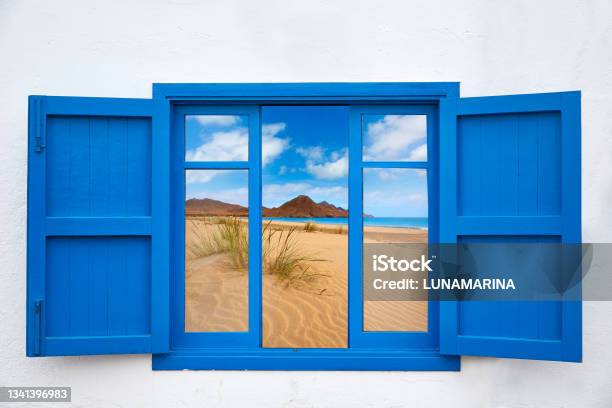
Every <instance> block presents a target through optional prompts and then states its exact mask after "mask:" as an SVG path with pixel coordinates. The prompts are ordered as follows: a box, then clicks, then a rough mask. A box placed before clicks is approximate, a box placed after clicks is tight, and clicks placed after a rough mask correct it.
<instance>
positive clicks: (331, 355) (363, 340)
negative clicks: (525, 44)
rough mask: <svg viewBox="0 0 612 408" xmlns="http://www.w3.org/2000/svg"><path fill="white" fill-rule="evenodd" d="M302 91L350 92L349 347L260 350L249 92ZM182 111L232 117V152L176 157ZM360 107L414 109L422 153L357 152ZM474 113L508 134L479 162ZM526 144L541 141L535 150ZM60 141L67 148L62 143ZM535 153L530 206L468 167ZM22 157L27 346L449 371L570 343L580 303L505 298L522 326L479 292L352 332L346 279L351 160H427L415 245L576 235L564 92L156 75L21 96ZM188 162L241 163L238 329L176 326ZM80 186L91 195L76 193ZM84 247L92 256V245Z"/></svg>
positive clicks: (572, 143)
mask: <svg viewBox="0 0 612 408" xmlns="http://www.w3.org/2000/svg"><path fill="white" fill-rule="evenodd" d="M310 104H312V105H343V106H349V107H350V142H349V150H350V155H349V160H350V166H349V167H350V170H349V171H350V173H349V189H350V193H349V204H350V209H351V212H350V215H349V227H350V228H349V231H350V236H349V275H350V280H351V284H350V286H349V347H348V348H346V349H263V348H261V347H260V345H261V332H260V328H261V259H260V258H261V212H260V211H259V210H260V208H261V163H260V160H261V134H260V121H261V119H260V110H259V107H260V106H262V105H310ZM188 114H232V115H242V116H247V117H248V118H249V145H248V160H246V161H244V160H243V161H232V162H223V161H214V162H213V161H187V162H186V161H185V154H184V152H185V138H184V133H185V131H184V120H180V118H183V119H184V117H185V115H188ZM364 114H423V115H426V116H427V129H428V134H427V161H364V160H363V157H362V145H361V143H362V140H361V126H362V121H361V116H362V115H364ZM485 127H486V129H488V133H487V134H488V135H493V136H492V137H494V138H499V141H501V142H503V143H508V141H514V142H513V143H515V144H516V143H519V142H520V144H519V145H518V146H520V148H517V149H514V148H511V149H507V150H505V151H504V154H503V155H501V156H499V157H498V158H497V159H496V161H495V166H490V165H488V164H487V163H491V162H492V161H491V160H489V159H491V158H495V157H497V156H495V155H498V154H499V152H498V150H499V149H497V150H495V149H493V150H487V149H490V148H491V146H494V145H495V144H491V143H488V142H487V143H483V142H482V140H483V139H482V133H483V132H482V129H484V128H485ZM541 144H544V146H549V147H552V149H540V148H539V146H540V145H541ZM67 146H70V147H71V149H70V150H69V152H70V154H65V152H67V151H68V150H67V149H66V147H67ZM474 148H478V149H480V150H478V152H480V153H479V154H476V153H474V152H476V150H473V149H474ZM470 149H472V150H470ZM112 152H115V153H112ZM537 152H547V153H546V154H548V156H542V157H541V159H540V161H539V163H543V164H544V165H545V166H546V167H545V168H543V169H542V170H541V171H543V172H548V173H546V174H547V176H546V177H549V178H550V179H551V180H554V185H553V186H552V187H551V185H550V184H547V185H543V188H544V189H542V190H538V188H537V186H536V187H535V188H532V187H533V186H531V185H525V186H523V187H521V188H525V189H527V190H526V191H529V192H531V193H533V194H536V195H534V196H533V197H531V198H533V199H534V200H535V199H536V197H538V198H540V197H541V198H543V200H545V201H543V202H545V203H548V204H547V207H546V208H543V209H540V208H539V207H537V206H536V207H533V208H532V207H529V205H527V206H525V205H522V206H520V207H519V209H518V210H517V209H514V208H511V207H508V206H507V205H506V204H507V203H506V202H503V201H499V200H498V199H499V197H502V196H504V197H508V193H507V191H502V190H503V189H502V188H500V186H497V185H495V184H491V183H489V184H487V185H481V186H479V185H478V184H477V181H478V180H481V179H480V178H474V177H472V176H470V174H476V172H478V171H481V172H482V171H487V172H489V173H487V174H489V176H491V177H489V178H490V179H494V177H493V176H497V177H506V176H508V175H510V178H511V179H512V180H515V179H516V178H514V176H513V175H512V174H514V173H512V172H515V173H516V172H517V171H518V170H517V168H516V166H513V165H512V164H511V163H516V161H517V158H520V157H534V155H536V154H539V153H537ZM551 152H552V153H551ZM111 153H112V154H111ZM521 155H526V156H521ZM124 156H125V157H129V158H131V159H132V160H127V161H125V160H124V161H121V160H119V161H117V163H118V164H116V165H113V163H115V162H113V161H104V160H101V158H103V157H111V158H115V157H124ZM483 158H487V160H488V161H487V160H483ZM122 163H123V164H122ZM125 163H127V167H121V166H124V164H125ZM28 166H29V173H28V294H27V295H28V296H27V298H28V299H27V316H28V323H27V353H28V355H29V356H46V355H79V354H111V353H115V354H117V353H152V354H153V368H154V369H298V370H299V369H301V370H317V369H319V370H332V369H335V370H458V369H459V366H460V364H459V363H460V360H459V356H460V355H464V354H469V355H488V356H503V357H513V358H536V359H550V360H562V361H580V359H581V333H580V332H581V304H580V302H563V304H562V305H560V306H559V307H557V306H554V307H541V305H533V307H531V306H529V307H525V308H521V309H520V310H523V311H524V312H525V313H524V315H521V318H522V319H523V320H529V321H530V322H531V323H533V324H531V323H530V325H529V327H530V328H533V330H535V332H534V333H535V334H534V333H532V332H526V331H525V330H524V327H523V326H525V325H523V326H521V325H520V324H517V323H516V321H517V319H507V320H505V319H506V317H504V315H503V313H502V314H500V317H499V318H498V319H497V321H489V320H482V321H481V317H483V316H485V314H483V312H482V310H483V309H482V307H487V306H489V305H480V306H479V305H477V304H473V305H463V304H461V302H440V303H438V302H429V313H428V328H429V329H428V331H427V332H423V333H396V332H364V331H363V321H362V316H363V306H362V293H361V285H360V278H361V264H360V263H361V251H362V246H361V245H362V242H361V238H362V237H361V233H362V230H361V223H362V216H361V214H362V209H363V208H362V205H363V203H362V197H361V196H362V188H363V186H362V182H363V175H362V172H363V170H364V169H371V168H409V169H423V170H426V171H427V177H428V178H427V186H428V198H429V200H428V201H429V241H430V242H432V243H436V242H446V243H453V242H458V241H464V240H478V239H482V237H489V238H494V239H499V238H500V237H504V238H505V239H509V238H513V237H518V238H520V239H521V240H526V241H529V240H538V239H540V238H542V237H546V238H547V239H552V240H556V241H560V242H574V243H576V242H580V240H581V236H580V211H581V210H580V93H579V92H565V93H551V94H534V95H520V96H499V97H484V98H459V84H458V83H454V82H448V83H365V84H348V83H330V84H155V85H154V86H153V99H152V100H146V99H142V100H129V99H113V98H70V97H68V98H67V97H47V96H33V97H30V111H29V151H28ZM479 166H480V167H479ZM66 168H71V169H84V170H83V171H82V172H72V173H70V177H69V178H68V180H69V181H70V182H69V183H68V184H66V183H64V184H65V185H64V184H61V183H60V184H58V183H56V182H57V181H58V180H59V181H61V180H62V177H63V176H62V175H63V174H65V169H66ZM87 169H89V171H85V170H87ZM198 169H201V170H206V169H208V170H210V169H216V170H220V169H225V170H229V169H234V170H243V171H247V172H248V184H249V191H250V193H249V200H248V204H249V208H250V209H251V210H250V211H249V242H250V247H249V317H248V330H247V331H245V332H237V333H214V332H207V333H200V332H198V333H195V332H189V333H186V332H185V331H184V316H185V309H184V292H183V291H184V264H183V262H184V261H183V260H182V259H183V255H184V242H183V240H184V225H183V217H184V197H185V191H184V189H185V186H184V182H183V181H184V177H185V171H187V170H198ZM92 170H93V171H92ZM500 171H503V172H501V173H500ZM525 171H527V172H537V171H540V170H539V169H538V167H537V166H535V167H534V166H531V167H529V168H522V170H521V172H520V174H518V173H517V174H514V175H515V176H517V177H519V178H518V179H519V180H525V179H527V178H525V177H524V176H525V174H526V173H525ZM496 172H497V173H496ZM511 173H512V174H511ZM521 176H522V177H523V178H520V177H521ZM538 177H539V176H538ZM477 179H478V180H477ZM107 181H108V182H109V183H111V184H112V185H110V184H109V185H110V187H109V188H107V186H106V184H104V183H106V182H107ZM133 183H137V184H133ZM147 183H150V187H146V186H148V185H149V184H147ZM115 184H117V185H118V186H119V185H120V186H123V187H122V188H115V187H113V186H115ZM130 185H134V186H135V187H134V188H129V186H130ZM125 186H128V188H125ZM143 186H145V187H143ZM554 186H557V187H558V188H557V187H554ZM468 190H469V191H472V193H473V194H472V195H470V197H468V196H467V195H466V194H465V191H468ZM120 191H123V192H124V193H122V194H123V195H122V194H120V193H119V192H120ZM531 193H530V194H531ZM67 197H73V200H66V199H67ZM468 198H469V199H468ZM492 198H494V199H492ZM527 198H528V199H529V200H531V198H529V197H527ZM100 199H102V200H103V201H95V200H100ZM62 200H63V201H62ZM92 200H94V201H92ZM470 200H471V201H470ZM516 200H517V198H516V197H514V198H512V197H511V200H510V201H508V202H510V203H513V202H517V201H516ZM531 201H533V200H531ZM531 201H530V202H531ZM535 201H536V202H538V201H537V200H535ZM92 202H94V203H95V204H96V205H97V204H100V203H101V202H103V203H105V205H104V206H101V207H96V205H94V206H93V207H92V205H91V203H92ZM474 203H481V204H479V205H480V206H475V205H474ZM482 203H486V205H484V204H482ZM491 203H493V204H491ZM500 203H501V204H500ZM73 204H75V205H76V204H78V205H80V207H75V206H74V205H73ZM515 210H516V211H515ZM100 251H103V252H104V253H108V256H92V254H96V253H99V252H100ZM86 254H89V255H87V256H85V255H86ZM68 258H70V259H71V260H72V261H71V263H70V265H69V267H67V268H64V267H63V263H62V262H61V260H62V259H68ZM126 265H127V266H130V267H129V268H127V267H126ZM122 268H123V269H122ZM126 268H127V269H126ZM96 271H108V274H100V273H97V272H96ZM117 271H124V273H129V275H126V280H123V281H122V280H117V279H115V278H114V276H115V275H114V273H115V272H117ZM102 278H103V279H106V282H108V283H109V284H110V287H112V288H113V290H114V291H116V292H114V295H113V296H110V297H106V296H105V293H104V292H102V291H100V290H97V289H96V288H98V287H108V286H105V285H92V282H95V281H96V279H102ZM67 282H70V285H67ZM356 282H357V283H358V284H355V283H356ZM67 287H68V288H69V289H68V290H67V291H66V288H67ZM468 306H469V307H468ZM494 307H498V306H495V305H494ZM498 308H499V310H500V311H503V310H504V307H498ZM83 310H89V311H92V313H89V314H84V313H82V312H83ZM534 310H535V311H537V312H538V313H540V312H542V311H544V312H543V313H546V316H547V319H549V320H547V322H546V323H545V324H544V326H546V327H544V326H542V327H539V326H538V324H539V323H538V321H537V319H538V318H540V317H541V314H537V313H536V314H533V313H532V312H533V311H534ZM102 312H104V313H102ZM63 316H71V320H70V321H67V320H66V319H65V318H64V317H63ZM534 316H535V317H534ZM534 319H536V320H534ZM550 327H552V328H555V333H554V336H552V335H550V333H548V332H547V333H548V334H546V336H548V337H545V338H544V337H543V338H539V337H538V333H539V330H540V329H543V330H544V331H547V330H548V331H550V330H549V329H550ZM468 328H469V330H468ZM500 328H503V330H500ZM466 330H467V331H466ZM540 331H541V330H540Z"/></svg>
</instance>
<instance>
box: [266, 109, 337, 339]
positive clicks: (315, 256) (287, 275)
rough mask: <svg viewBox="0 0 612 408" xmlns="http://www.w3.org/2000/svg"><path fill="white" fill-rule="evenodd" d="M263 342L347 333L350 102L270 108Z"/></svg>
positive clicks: (267, 153) (332, 337)
mask: <svg viewBox="0 0 612 408" xmlns="http://www.w3.org/2000/svg"><path fill="white" fill-rule="evenodd" d="M262 123H263V127H262V135H263V164H264V166H263V170H262V183H263V184H262V192H263V206H264V208H263V217H264V220H263V255H262V258H263V279H262V281H263V292H262V296H263V346H264V347H280V348H342V347H347V344H348V343H347V342H348V340H347V337H348V335H347V334H348V317H347V299H348V223H347V217H348V210H347V209H348V109H347V108H346V107H332V106H329V107H325V106H317V107H305V106H291V107H288V106H285V107H280V106H279V107H264V108H263V109H262Z"/></svg>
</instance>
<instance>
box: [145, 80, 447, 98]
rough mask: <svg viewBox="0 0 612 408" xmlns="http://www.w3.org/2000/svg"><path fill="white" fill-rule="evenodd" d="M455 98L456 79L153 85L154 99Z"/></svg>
mask: <svg viewBox="0 0 612 408" xmlns="http://www.w3.org/2000/svg"><path fill="white" fill-rule="evenodd" d="M457 97H459V82H370V83H339V82H327V83H326V82H313V83H251V84H248V83H241V84H231V83H229V84H227V83H226V84H219V83H217V84H153V98H154V99H174V100H189V101H194V100H212V101H215V102H217V103H218V102H223V101H237V100H242V101H246V100H251V101H253V100H254V101H257V102H258V103H265V102H269V101H290V100H294V101H299V102H300V103H308V101H361V100H366V101H373V100H382V101H389V100H396V99H397V100H401V101H409V100H411V99H415V100H418V101H423V100H434V101H438V100H439V99H441V98H457Z"/></svg>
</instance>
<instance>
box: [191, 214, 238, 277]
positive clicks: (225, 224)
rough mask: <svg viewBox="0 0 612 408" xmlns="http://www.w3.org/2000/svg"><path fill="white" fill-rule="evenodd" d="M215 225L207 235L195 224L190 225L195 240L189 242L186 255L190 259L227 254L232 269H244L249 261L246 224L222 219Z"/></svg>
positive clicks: (236, 220) (232, 219)
mask: <svg viewBox="0 0 612 408" xmlns="http://www.w3.org/2000/svg"><path fill="white" fill-rule="evenodd" d="M191 222H192V223H194V221H191ZM217 225H218V227H217V228H215V229H214V230H212V231H211V232H210V233H208V234H207V233H204V232H202V231H201V230H200V229H199V228H198V227H197V224H192V226H193V231H194V235H195V239H192V240H190V241H189V243H188V245H187V255H188V256H189V257H190V258H201V257H205V256H210V255H214V254H220V253H227V254H228V255H229V256H230V259H231V262H232V265H233V266H234V268H236V269H246V268H247V266H248V260H249V241H248V228H247V224H246V223H244V222H242V221H241V220H240V219H238V218H236V217H224V218H223V219H221V220H219V222H217Z"/></svg>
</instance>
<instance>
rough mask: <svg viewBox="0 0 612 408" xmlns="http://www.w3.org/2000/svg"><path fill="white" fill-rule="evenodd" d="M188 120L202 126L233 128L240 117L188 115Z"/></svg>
mask: <svg viewBox="0 0 612 408" xmlns="http://www.w3.org/2000/svg"><path fill="white" fill-rule="evenodd" d="M187 120H195V121H197V122H198V123H199V124H200V125H203V126H207V125H216V126H232V125H235V124H236V123H238V121H239V120H240V116H235V115H188V116H187Z"/></svg>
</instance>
